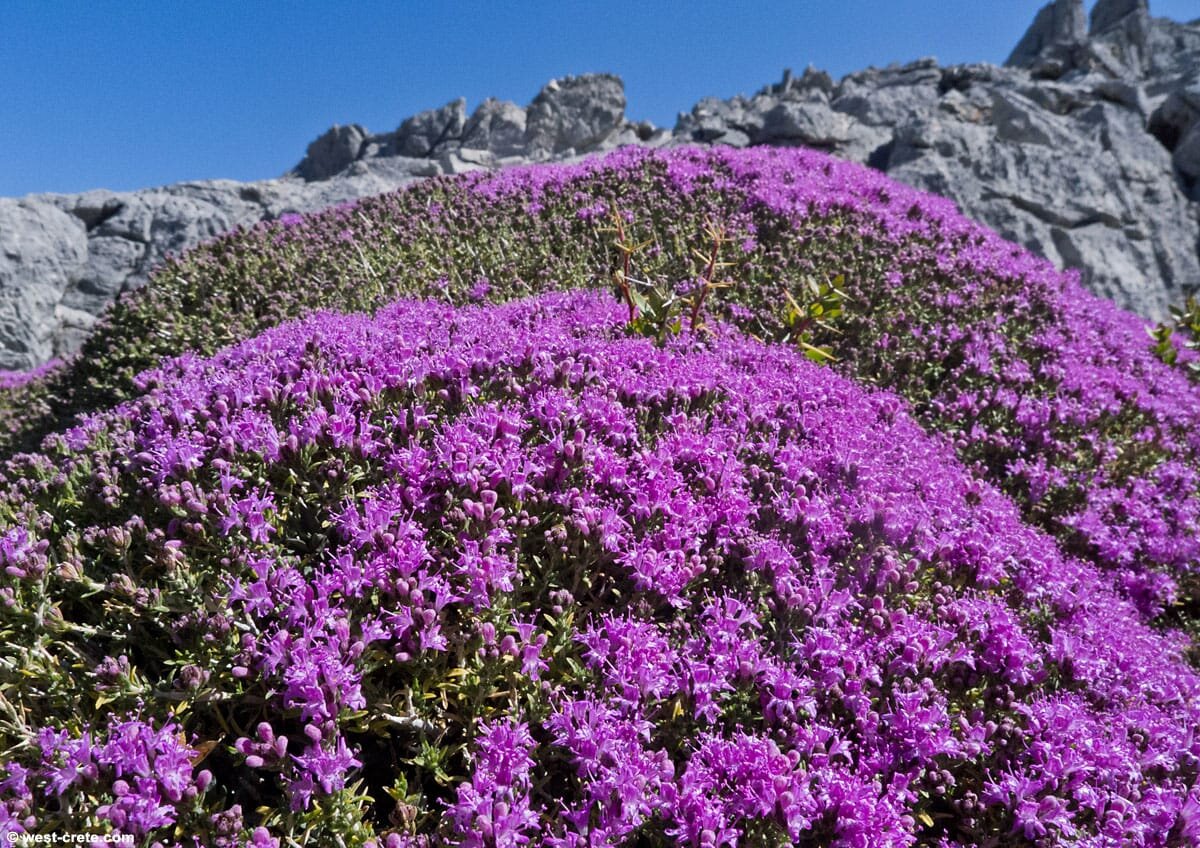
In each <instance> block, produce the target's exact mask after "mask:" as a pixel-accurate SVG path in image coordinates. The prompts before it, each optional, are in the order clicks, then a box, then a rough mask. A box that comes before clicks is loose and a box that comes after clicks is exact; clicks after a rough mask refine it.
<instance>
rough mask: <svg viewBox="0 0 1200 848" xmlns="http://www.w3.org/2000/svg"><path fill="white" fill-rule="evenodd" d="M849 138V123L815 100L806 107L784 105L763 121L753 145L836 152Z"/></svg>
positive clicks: (793, 104) (805, 105) (779, 106)
mask: <svg viewBox="0 0 1200 848" xmlns="http://www.w3.org/2000/svg"><path fill="white" fill-rule="evenodd" d="M849 138H850V120H849V118H847V117H846V116H845V115H843V114H842V113H841V112H835V111H833V109H831V108H829V104H828V103H822V102H820V101H818V100H814V101H810V102H808V103H798V102H795V101H784V102H782V103H779V104H777V105H776V106H775V107H774V108H772V109H771V111H769V112H767V114H766V116H765V117H764V118H763V126H762V129H761V130H760V131H759V133H758V135H757V136H756V137H755V139H754V141H755V142H756V143H760V144H803V145H805V146H807V147H816V148H819V149H821V150H836V149H837V148H838V147H839V146H840V145H842V144H845V143H846V141H847V140H849Z"/></svg>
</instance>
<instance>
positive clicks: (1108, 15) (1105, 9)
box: [1091, 0, 1150, 35]
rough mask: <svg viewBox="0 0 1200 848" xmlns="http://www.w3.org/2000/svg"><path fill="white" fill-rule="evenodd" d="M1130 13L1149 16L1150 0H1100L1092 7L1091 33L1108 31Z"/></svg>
mask: <svg viewBox="0 0 1200 848" xmlns="http://www.w3.org/2000/svg"><path fill="white" fill-rule="evenodd" d="M1130 15H1137V16H1145V17H1149V15H1150V3H1149V0H1098V2H1097V3H1096V5H1095V6H1094V7H1093V8H1092V18H1091V34H1092V35H1097V34H1099V33H1102V32H1106V31H1108V30H1109V29H1111V28H1112V27H1113V26H1115V25H1116V24H1118V23H1120V22H1121V21H1123V20H1124V19H1125V18H1127V17H1129V16H1130Z"/></svg>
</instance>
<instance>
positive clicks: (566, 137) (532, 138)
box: [525, 74, 625, 159]
mask: <svg viewBox="0 0 1200 848" xmlns="http://www.w3.org/2000/svg"><path fill="white" fill-rule="evenodd" d="M525 114H526V119H525V146H526V155H528V156H529V157H530V158H532V159H545V158H548V157H550V156H554V155H556V154H565V153H567V152H568V151H574V152H575V153H582V152H585V151H588V150H594V149H596V148H598V147H599V146H600V145H601V143H602V142H604V140H605V139H606V138H608V137H609V136H610V135H613V134H615V133H616V132H617V131H618V130H619V129H620V128H621V126H622V125H623V124H624V121H625V86H624V84H623V83H622V82H621V80H620V79H619V78H617V77H615V76H613V75H612V74H585V75H583V76H578V77H564V78H562V79H558V80H552V81H551V82H549V83H548V84H547V85H546V86H545V88H543V89H542V90H541V92H540V93H539V94H538V96H537V97H535V98H534V100H533V103H531V104H529V108H528V109H527V110H526V113H525Z"/></svg>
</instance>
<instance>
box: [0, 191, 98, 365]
mask: <svg viewBox="0 0 1200 848" xmlns="http://www.w3.org/2000/svg"><path fill="white" fill-rule="evenodd" d="M86 260H87V230H86V229H85V228H84V225H83V222H82V221H80V220H79V219H78V218H75V217H74V216H72V215H70V214H68V213H66V212H64V211H62V210H61V209H59V208H57V207H56V206H54V205H53V204H51V203H46V202H44V201H41V200H38V199H35V198H27V199H25V200H13V199H10V198H0V368H2V369H6V370H21V369H26V368H29V367H31V366H34V365H38V364H40V363H42V362H45V361H46V360H48V359H50V358H51V357H52V356H54V353H55V351H54V331H55V327H56V321H55V315H54V313H55V308H56V307H57V306H58V303H59V301H60V300H61V299H62V293H63V291H64V290H65V289H66V288H67V286H69V285H70V284H71V281H72V280H73V279H74V277H75V276H76V275H77V274H78V272H79V269H80V268H82V267H83V265H84V263H85V262H86Z"/></svg>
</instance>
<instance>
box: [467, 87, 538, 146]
mask: <svg viewBox="0 0 1200 848" xmlns="http://www.w3.org/2000/svg"><path fill="white" fill-rule="evenodd" d="M462 146H463V147H464V148H470V149H472V150H488V151H491V152H492V153H494V154H496V155H497V156H512V155H514V154H520V153H521V152H523V151H524V149H525V110H524V109H522V108H521V107H520V106H518V105H517V104H516V103H513V102H511V101H508V100H494V99H492V98H490V97H489V98H488V99H487V100H485V101H483V102H482V103H480V104H479V106H478V107H477V108H476V109H475V112H474V113H473V114H472V115H471V119H470V120H469V121H467V124H466V127H465V128H464V130H463V136H462Z"/></svg>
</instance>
